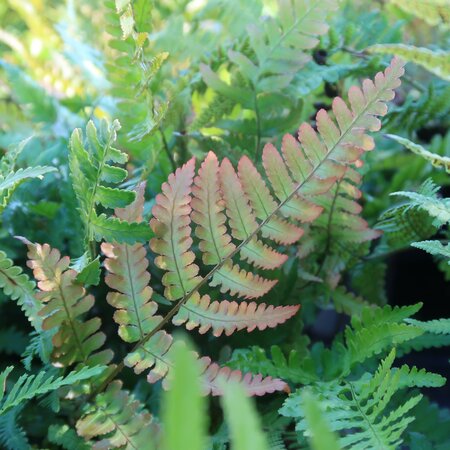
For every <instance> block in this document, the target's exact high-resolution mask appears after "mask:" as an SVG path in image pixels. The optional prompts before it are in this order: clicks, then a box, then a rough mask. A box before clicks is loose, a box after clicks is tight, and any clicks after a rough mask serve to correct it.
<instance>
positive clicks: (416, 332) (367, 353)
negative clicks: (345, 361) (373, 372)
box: [345, 303, 423, 364]
mask: <svg viewBox="0 0 450 450" xmlns="http://www.w3.org/2000/svg"><path fill="white" fill-rule="evenodd" d="M421 306H422V304H421V303H418V304H417V305H411V306H404V307H398V306H395V307H394V308H392V307H391V306H389V305H386V306H384V307H383V308H370V307H369V308H364V309H363V311H362V314H361V315H360V316H352V319H351V327H347V328H346V329H345V343H346V345H347V347H348V349H349V351H350V360H351V362H350V364H354V363H356V362H362V361H364V360H366V359H368V358H370V357H372V356H373V355H377V354H379V353H381V352H382V351H384V350H386V349H388V348H390V347H392V346H395V345H397V344H401V343H403V342H407V341H411V340H413V339H415V338H417V337H418V336H420V335H422V334H423V330H422V329H421V328H420V327H417V326H414V325H410V324H408V323H406V322H404V320H405V319H407V318H409V317H410V316H412V315H413V314H415V313H416V312H417V311H418V310H419V309H420V308H421Z"/></svg>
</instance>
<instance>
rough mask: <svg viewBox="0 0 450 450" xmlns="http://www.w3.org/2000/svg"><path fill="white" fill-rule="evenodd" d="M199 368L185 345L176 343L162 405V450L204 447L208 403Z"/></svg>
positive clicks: (195, 449)
mask: <svg viewBox="0 0 450 450" xmlns="http://www.w3.org/2000/svg"><path fill="white" fill-rule="evenodd" d="M201 371H202V366H201V364H199V361H198V359H197V358H196V355H195V353H194V352H192V350H190V349H189V348H188V347H187V346H186V345H185V343H184V342H182V341H179V342H176V344H175V348H174V355H173V370H172V372H171V374H170V376H169V383H168V384H169V389H168V391H167V392H166V393H165V394H164V398H163V403H162V406H161V408H162V423H163V427H164V437H163V445H162V448H164V450H178V449H180V448H183V449H186V450H203V449H205V448H207V445H208V444H207V441H208V439H207V428H208V422H207V415H206V412H207V402H206V399H205V398H204V397H203V396H202V383H201Z"/></svg>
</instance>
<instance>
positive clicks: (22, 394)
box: [0, 366, 104, 415]
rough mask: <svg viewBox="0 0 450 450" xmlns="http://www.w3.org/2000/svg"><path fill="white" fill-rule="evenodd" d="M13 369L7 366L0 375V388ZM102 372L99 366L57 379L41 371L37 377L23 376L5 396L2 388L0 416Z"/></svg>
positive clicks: (0, 393) (84, 368) (82, 369)
mask: <svg viewBox="0 0 450 450" xmlns="http://www.w3.org/2000/svg"><path fill="white" fill-rule="evenodd" d="M13 368H14V367H13V366H9V367H7V368H6V370H5V371H3V372H2V373H1V374H0V381H1V385H2V386H5V383H6V379H7V377H8V376H9V374H10V373H11V371H12V370H13ZM103 370H104V367H101V366H95V367H83V368H81V369H80V370H78V371H76V372H75V371H74V372H71V373H69V374H68V375H66V376H60V377H57V378H56V377H54V376H53V375H49V374H48V373H47V372H45V371H41V372H39V373H38V374H37V375H28V374H24V375H22V376H21V377H19V379H18V380H17V381H16V382H15V383H14V385H13V387H12V388H11V390H9V392H8V393H7V394H6V396H5V392H4V388H3V391H1V392H0V415H1V414H4V413H6V412H7V411H9V410H10V409H11V408H14V407H16V406H18V405H19V404H21V403H22V402H24V401H26V400H30V399H31V398H33V397H36V396H38V395H42V394H46V393H48V392H51V391H55V390H56V389H59V388H60V387H62V386H70V385H73V384H75V383H78V382H80V381H84V380H89V379H90V378H93V377H95V376H97V375H99V374H100V373H101V372H102V371H103Z"/></svg>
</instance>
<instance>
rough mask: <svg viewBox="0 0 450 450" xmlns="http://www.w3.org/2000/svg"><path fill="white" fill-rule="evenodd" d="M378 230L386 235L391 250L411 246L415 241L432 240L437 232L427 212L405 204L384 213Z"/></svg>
mask: <svg viewBox="0 0 450 450" xmlns="http://www.w3.org/2000/svg"><path fill="white" fill-rule="evenodd" d="M377 228H379V229H380V230H382V231H383V232H384V233H385V234H384V235H385V237H386V240H387V242H388V244H389V246H390V247H391V248H399V247H405V246H409V245H411V243H412V242H414V241H419V240H423V239H427V238H430V237H431V236H433V235H434V234H435V233H436V230H437V227H436V226H435V225H433V223H432V219H431V218H430V216H429V215H428V214H427V212H426V211H424V210H421V209H418V208H410V207H409V205H408V204H404V203H401V204H399V205H395V206H393V207H392V208H389V209H388V210H386V211H385V212H383V214H382V215H381V216H380V222H379V223H378V224H377Z"/></svg>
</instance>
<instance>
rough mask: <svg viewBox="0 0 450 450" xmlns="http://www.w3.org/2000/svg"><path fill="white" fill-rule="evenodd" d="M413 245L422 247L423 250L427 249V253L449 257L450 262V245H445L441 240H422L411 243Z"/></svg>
mask: <svg viewBox="0 0 450 450" xmlns="http://www.w3.org/2000/svg"><path fill="white" fill-rule="evenodd" d="M411 245H412V246H413V247H416V248H420V249H421V250H425V251H426V252H427V253H430V254H432V255H436V256H443V257H444V258H446V259H448V264H450V245H449V244H447V245H443V244H442V243H441V242H439V241H422V242H413V243H412V244H411Z"/></svg>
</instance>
